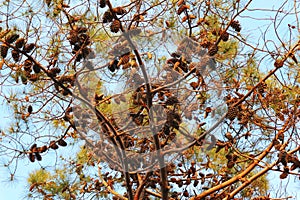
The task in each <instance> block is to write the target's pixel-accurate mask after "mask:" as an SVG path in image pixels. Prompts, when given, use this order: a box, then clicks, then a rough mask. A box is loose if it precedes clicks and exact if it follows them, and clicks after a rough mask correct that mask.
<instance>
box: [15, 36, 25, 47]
mask: <svg viewBox="0 0 300 200" xmlns="http://www.w3.org/2000/svg"><path fill="white" fill-rule="evenodd" d="M24 44H25V39H24V38H19V39H17V41H16V43H15V45H16V47H17V48H18V49H21V48H22V47H23V46H24Z"/></svg>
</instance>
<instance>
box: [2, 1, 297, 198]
mask: <svg viewBox="0 0 300 200" xmlns="http://www.w3.org/2000/svg"><path fill="white" fill-rule="evenodd" d="M241 2H243V0H242V1H241ZM282 2H283V1H281V0H276V1H274V0H265V1H263V0H254V1H253V3H252V4H251V5H250V8H261V9H263V8H268V9H270V8H273V7H274V8H277V7H278V5H280V4H281V3H282ZM291 3H293V1H291ZM246 15H248V14H247V13H243V14H242V16H246ZM268 15H269V13H268V12H262V11H255V12H251V16H254V17H255V18H269V17H270V16H268ZM239 20H240V22H241V25H242V27H243V29H242V32H241V33H242V35H243V34H246V33H247V34H248V33H251V34H252V35H251V37H252V40H253V41H256V40H257V39H258V38H259V37H260V35H261V33H260V29H261V30H264V29H265V27H266V25H269V24H270V21H259V20H255V19H250V18H239ZM291 23H292V21H291ZM257 27H260V29H258V28H257ZM268 36H269V37H270V38H269V39H270V40H272V39H274V38H275V35H274V33H272V32H270V33H269V34H268ZM0 102H1V100H0ZM1 104H2V102H1V103H0V111H1V115H2V116H8V115H9V109H8V108H6V107H4V106H2V105H1ZM8 122H9V118H5V117H4V118H2V123H1V124H0V128H4V126H5V125H4V124H8ZM71 152H72V150H68V151H67V152H66V153H67V154H68V153H71ZM1 161H2V160H0V164H2V163H1ZM2 162H3V161H2ZM52 162H53V161H52V160H51V155H49V156H45V158H44V161H43V162H42V163H41V164H42V165H49V164H51V163H52ZM18 166H19V167H18V169H17V173H16V181H14V182H10V181H9V178H10V175H9V170H8V169H3V168H0V180H1V182H0V184H1V186H2V187H0V194H1V197H0V200H12V199H26V193H27V190H28V185H27V182H26V179H27V175H28V173H29V172H30V171H32V170H33V169H39V168H40V165H39V164H38V163H37V162H35V163H29V161H28V160H27V159H24V160H23V161H20V163H19V165H18ZM11 170H13V169H11ZM269 179H270V180H271V182H272V184H274V185H277V186H278V187H280V180H279V178H278V174H276V175H274V174H270V176H269ZM287 181H289V182H290V184H289V186H290V187H289V189H288V190H289V193H290V194H291V195H294V196H296V195H297V196H298V197H299V198H300V192H299V185H297V184H299V181H298V182H296V183H293V182H294V180H293V178H288V179H287V180H285V181H284V183H286V182H287Z"/></svg>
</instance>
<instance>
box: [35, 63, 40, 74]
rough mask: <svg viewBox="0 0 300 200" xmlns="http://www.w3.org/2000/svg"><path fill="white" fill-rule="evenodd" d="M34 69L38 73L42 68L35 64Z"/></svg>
mask: <svg viewBox="0 0 300 200" xmlns="http://www.w3.org/2000/svg"><path fill="white" fill-rule="evenodd" d="M33 71H34V73H36V74H38V73H40V72H41V68H40V67H39V66H37V65H33Z"/></svg>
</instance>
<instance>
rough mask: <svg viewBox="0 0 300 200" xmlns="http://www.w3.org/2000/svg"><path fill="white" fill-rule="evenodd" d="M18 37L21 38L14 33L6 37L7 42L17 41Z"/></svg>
mask: <svg viewBox="0 0 300 200" xmlns="http://www.w3.org/2000/svg"><path fill="white" fill-rule="evenodd" d="M18 38H19V35H18V34H12V35H10V36H8V37H7V38H6V42H7V43H9V44H11V43H13V42H15V41H16V40H17V39H18Z"/></svg>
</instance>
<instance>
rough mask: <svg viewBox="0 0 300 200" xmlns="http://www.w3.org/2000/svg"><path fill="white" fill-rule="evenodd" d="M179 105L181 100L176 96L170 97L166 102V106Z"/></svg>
mask: <svg viewBox="0 0 300 200" xmlns="http://www.w3.org/2000/svg"><path fill="white" fill-rule="evenodd" d="M178 103H179V100H178V98H177V97H175V96H170V97H169V98H168V99H167V100H166V102H165V105H174V104H178Z"/></svg>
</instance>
